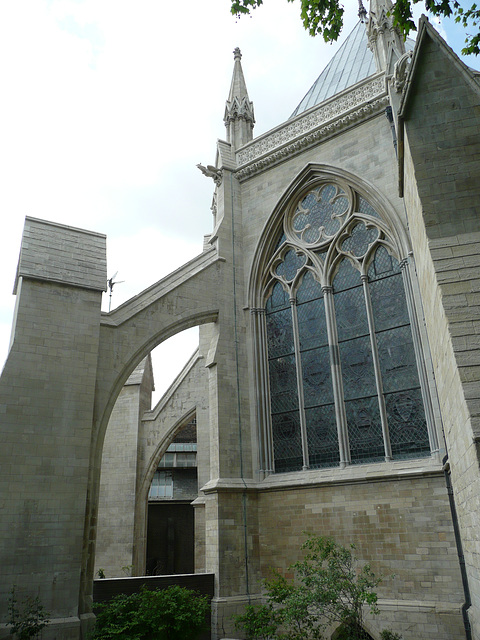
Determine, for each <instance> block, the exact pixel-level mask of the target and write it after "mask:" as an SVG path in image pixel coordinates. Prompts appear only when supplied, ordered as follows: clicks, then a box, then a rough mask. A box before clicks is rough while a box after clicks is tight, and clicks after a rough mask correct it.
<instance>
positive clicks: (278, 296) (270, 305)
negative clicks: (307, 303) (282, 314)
mask: <svg viewBox="0 0 480 640" xmlns="http://www.w3.org/2000/svg"><path fill="white" fill-rule="evenodd" d="M286 307H290V300H289V297H288V294H287V293H286V291H284V289H283V287H282V285H281V284H280V282H277V283H276V285H275V286H274V287H273V290H272V295H271V296H270V297H269V299H268V300H267V304H266V305H265V308H266V310H267V313H268V312H270V311H276V310H277V309H285V308H286Z"/></svg>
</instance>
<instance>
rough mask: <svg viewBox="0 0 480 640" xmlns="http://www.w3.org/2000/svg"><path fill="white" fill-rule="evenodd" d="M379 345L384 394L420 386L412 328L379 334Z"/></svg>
mask: <svg viewBox="0 0 480 640" xmlns="http://www.w3.org/2000/svg"><path fill="white" fill-rule="evenodd" d="M377 344H378V355H379V359H380V371H381V373H382V381H383V390H384V392H385V393H388V392H389V391H400V390H401V389H411V388H412V387H417V386H419V381H418V372H417V363H416V361H415V352H414V350H413V342H412V332H411V331H410V326H408V325H407V326H404V327H398V328H397V329H390V330H389V331H382V332H381V333H377Z"/></svg>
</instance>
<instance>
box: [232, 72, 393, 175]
mask: <svg viewBox="0 0 480 640" xmlns="http://www.w3.org/2000/svg"><path fill="white" fill-rule="evenodd" d="M387 104H388V96H387V93H386V90H385V76H384V74H383V73H380V74H377V75H375V76H372V77H370V78H367V79H366V80H364V81H363V82H361V83H359V84H357V85H355V87H353V88H351V89H347V90H345V91H343V92H342V93H340V94H338V95H336V96H334V97H333V98H331V99H330V100H327V101H325V102H323V103H322V104H321V105H319V106H318V107H316V108H315V109H311V110H309V111H308V112H307V113H304V114H302V115H299V116H297V117H296V118H294V119H293V120H289V121H288V122H287V123H285V124H284V125H282V126H280V127H277V128H276V129H273V130H272V131H270V132H268V133H266V134H264V135H263V136H260V137H259V138H256V139H255V140H253V141H252V142H250V143H249V144H248V145H245V146H244V147H242V148H241V149H239V150H238V152H237V154H236V157H237V167H238V169H237V172H236V176H237V178H238V179H239V180H240V181H242V180H246V179H247V178H249V177H251V176H252V175H255V174H256V173H259V172H261V171H264V170H265V169H267V168H269V167H271V166H273V165H275V164H277V163H278V162H282V161H283V160H285V159H286V158H288V157H290V156H292V155H296V154H297V153H300V152H302V151H304V150H305V149H307V148H308V147H310V146H312V145H314V144H316V143H318V142H319V141H320V140H322V139H325V138H327V137H330V136H332V135H335V134H337V133H340V132H341V131H343V130H345V129H347V128H348V127H350V126H352V125H354V124H357V123H358V122H360V121H362V120H365V119H366V118H370V117H372V116H373V115H376V114H377V113H379V112H380V111H382V110H383V109H384V108H385V107H386V106H387Z"/></svg>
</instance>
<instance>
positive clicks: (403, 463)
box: [201, 456, 443, 494]
mask: <svg viewBox="0 0 480 640" xmlns="http://www.w3.org/2000/svg"><path fill="white" fill-rule="evenodd" d="M437 475H443V468H442V465H441V463H440V461H439V459H438V458H437V457H436V456H435V457H434V456H432V457H429V458H421V459H416V460H399V461H391V462H379V463H375V464H362V465H349V466H347V467H345V468H344V469H341V468H339V467H333V468H329V469H310V470H307V471H296V472H294V473H293V472H292V473H279V474H274V473H272V474H270V475H268V476H267V477H266V478H265V479H264V480H260V481H255V480H252V479H247V478H245V479H243V478H217V479H215V480H210V481H209V482H207V484H205V485H204V486H203V487H202V488H201V491H203V493H205V494H208V493H216V492H219V491H234V492H235V491H258V492H265V491H288V490H290V489H294V488H295V489H299V488H303V487H305V488H306V487H312V486H318V487H321V486H336V485H345V484H362V483H363V484H365V483H369V484H370V483H372V482H391V481H392V480H409V479H413V478H421V477H427V476H437Z"/></svg>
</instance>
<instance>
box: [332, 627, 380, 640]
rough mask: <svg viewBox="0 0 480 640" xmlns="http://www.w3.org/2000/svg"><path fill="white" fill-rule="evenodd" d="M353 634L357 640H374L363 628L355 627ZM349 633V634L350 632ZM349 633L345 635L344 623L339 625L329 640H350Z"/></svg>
mask: <svg viewBox="0 0 480 640" xmlns="http://www.w3.org/2000/svg"><path fill="white" fill-rule="evenodd" d="M355 632H356V636H355V638H357V640H375V638H374V637H373V636H371V635H370V633H369V632H368V631H367V630H366V629H365V626H360V625H359V624H356V625H355ZM350 633H351V632H350ZM350 633H348V635H347V626H346V624H345V623H343V624H341V625H339V626H338V627H337V628H336V629H335V631H334V632H333V633H332V635H331V640H344V639H345V640H346V639H348V638H351V635H350Z"/></svg>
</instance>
